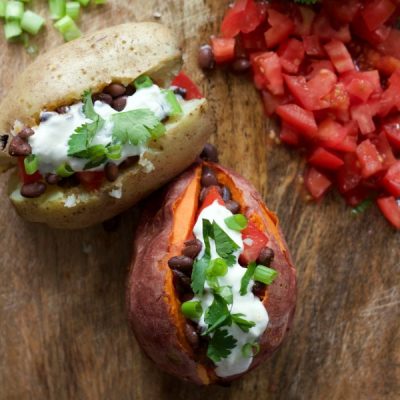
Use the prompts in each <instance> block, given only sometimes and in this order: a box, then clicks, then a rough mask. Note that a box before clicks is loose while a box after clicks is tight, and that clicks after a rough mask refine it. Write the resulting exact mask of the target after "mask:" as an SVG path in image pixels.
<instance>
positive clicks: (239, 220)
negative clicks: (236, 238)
mask: <svg viewBox="0 0 400 400" xmlns="http://www.w3.org/2000/svg"><path fill="white" fill-rule="evenodd" d="M225 224H226V226H227V227H228V228H230V229H233V230H234V231H238V232H240V231H242V230H243V229H246V228H247V218H246V217H245V216H244V215H243V214H235V215H232V216H231V217H228V218H225Z"/></svg>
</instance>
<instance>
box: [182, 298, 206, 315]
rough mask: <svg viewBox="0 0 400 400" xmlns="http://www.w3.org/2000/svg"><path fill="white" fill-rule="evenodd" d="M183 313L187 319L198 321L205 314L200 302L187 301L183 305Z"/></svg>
mask: <svg viewBox="0 0 400 400" xmlns="http://www.w3.org/2000/svg"><path fill="white" fill-rule="evenodd" d="M181 311H182V313H183V315H184V316H185V317H186V318H189V319H198V318H200V317H201V314H202V313H203V307H202V306H201V303H200V302H199V301H185V302H184V303H182V305H181Z"/></svg>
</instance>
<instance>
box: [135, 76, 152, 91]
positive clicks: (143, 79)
mask: <svg viewBox="0 0 400 400" xmlns="http://www.w3.org/2000/svg"><path fill="white" fill-rule="evenodd" d="M133 86H135V88H136V89H137V90H139V89H144V88H148V87H151V86H153V81H152V80H151V78H150V77H149V76H147V75H142V76H139V78H136V79H135V81H134V82H133Z"/></svg>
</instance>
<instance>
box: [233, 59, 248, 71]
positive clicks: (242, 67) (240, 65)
mask: <svg viewBox="0 0 400 400" xmlns="http://www.w3.org/2000/svg"><path fill="white" fill-rule="evenodd" d="M249 68H250V61H249V60H248V59H247V58H238V59H236V60H235V61H234V62H233V63H232V70H233V71H234V72H236V73H238V74H240V73H242V72H246V71H247V70H248V69H249Z"/></svg>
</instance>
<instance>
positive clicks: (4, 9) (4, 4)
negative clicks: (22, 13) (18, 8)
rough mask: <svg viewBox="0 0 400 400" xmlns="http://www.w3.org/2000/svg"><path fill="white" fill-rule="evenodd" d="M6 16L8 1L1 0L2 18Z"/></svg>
mask: <svg viewBox="0 0 400 400" xmlns="http://www.w3.org/2000/svg"><path fill="white" fill-rule="evenodd" d="M5 16H6V2H5V1H4V0H0V18H4V17H5Z"/></svg>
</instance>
